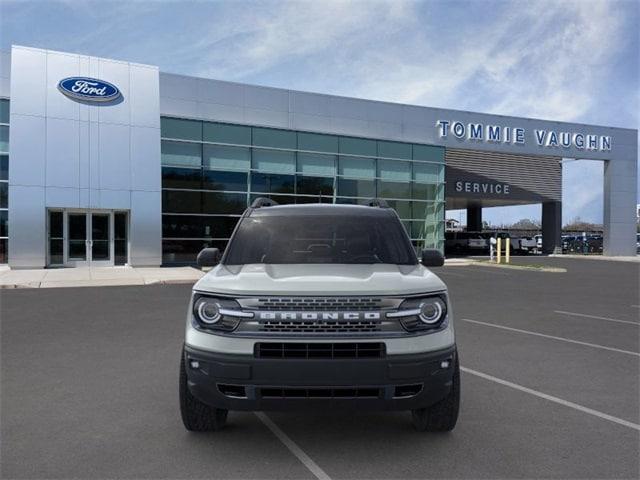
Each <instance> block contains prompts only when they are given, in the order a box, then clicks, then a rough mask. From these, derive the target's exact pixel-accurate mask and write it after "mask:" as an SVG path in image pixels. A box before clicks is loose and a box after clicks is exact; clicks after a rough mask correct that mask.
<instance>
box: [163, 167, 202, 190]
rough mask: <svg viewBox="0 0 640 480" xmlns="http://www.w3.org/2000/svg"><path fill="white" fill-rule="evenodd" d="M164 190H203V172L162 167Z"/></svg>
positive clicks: (198, 169)
mask: <svg viewBox="0 0 640 480" xmlns="http://www.w3.org/2000/svg"><path fill="white" fill-rule="evenodd" d="M162 188H189V189H191V190H200V189H201V188H202V170H201V169H200V168H175V167H162Z"/></svg>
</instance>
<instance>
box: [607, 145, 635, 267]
mask: <svg viewBox="0 0 640 480" xmlns="http://www.w3.org/2000/svg"><path fill="white" fill-rule="evenodd" d="M637 148H638V147H637V143H634V145H633V146H631V147H629V150H630V152H629V154H628V157H626V158H615V159H614V160H609V161H606V162H605V164H604V212H603V213H604V215H603V217H604V218H603V220H604V222H603V224H604V238H603V240H604V244H603V253H604V255H618V256H627V255H628V256H635V255H636V228H637V227H636V203H637V197H636V196H637V188H638V186H637V183H636V182H637V178H638V164H637V159H638V154H637Z"/></svg>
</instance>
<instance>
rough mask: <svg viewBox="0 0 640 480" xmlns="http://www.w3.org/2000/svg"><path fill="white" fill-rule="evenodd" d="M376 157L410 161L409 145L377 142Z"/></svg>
mask: <svg viewBox="0 0 640 480" xmlns="http://www.w3.org/2000/svg"><path fill="white" fill-rule="evenodd" d="M378 156H379V157H387V158H402V159H407V160H411V144H410V143H400V142H383V141H379V142H378Z"/></svg>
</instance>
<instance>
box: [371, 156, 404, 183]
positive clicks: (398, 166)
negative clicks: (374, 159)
mask: <svg viewBox="0 0 640 480" xmlns="http://www.w3.org/2000/svg"><path fill="white" fill-rule="evenodd" d="M378 177H380V178H381V179H383V180H390V181H393V182H409V181H411V163H410V162H396V161H393V160H378Z"/></svg>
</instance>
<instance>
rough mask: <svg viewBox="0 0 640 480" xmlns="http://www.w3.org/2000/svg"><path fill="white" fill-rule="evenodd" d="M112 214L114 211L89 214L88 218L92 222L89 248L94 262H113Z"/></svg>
mask: <svg viewBox="0 0 640 480" xmlns="http://www.w3.org/2000/svg"><path fill="white" fill-rule="evenodd" d="M112 215H113V214H112V213H92V214H91V215H90V216H88V220H89V221H90V222H91V239H90V240H89V249H90V250H91V262H92V263H94V264H95V263H101V264H107V265H109V264H113V260H112V255H111V250H112V248H111V246H112V245H111V235H110V231H111V228H110V226H111V222H112V218H111V217H112Z"/></svg>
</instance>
